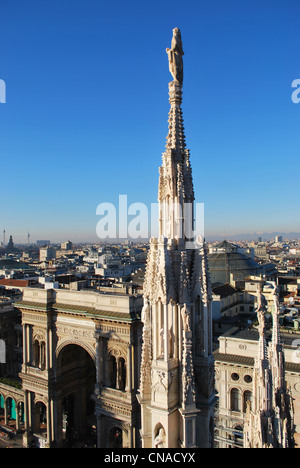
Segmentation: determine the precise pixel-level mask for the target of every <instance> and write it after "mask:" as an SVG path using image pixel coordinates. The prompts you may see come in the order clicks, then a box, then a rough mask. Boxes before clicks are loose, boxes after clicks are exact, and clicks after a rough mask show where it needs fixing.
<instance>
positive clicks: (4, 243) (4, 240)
mask: <svg viewBox="0 0 300 468" xmlns="http://www.w3.org/2000/svg"><path fill="white" fill-rule="evenodd" d="M5 234H6V232H5V229H4V230H3V247H5V245H6V239H5Z"/></svg>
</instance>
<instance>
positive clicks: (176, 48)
mask: <svg viewBox="0 0 300 468" xmlns="http://www.w3.org/2000/svg"><path fill="white" fill-rule="evenodd" d="M166 51H167V54H168V59H169V70H170V73H171V75H172V76H173V79H174V81H177V82H178V83H179V84H180V85H182V83H183V60H182V56H183V55H184V52H183V49H182V40H181V34H180V30H179V29H178V28H174V29H173V38H172V43H171V49H166Z"/></svg>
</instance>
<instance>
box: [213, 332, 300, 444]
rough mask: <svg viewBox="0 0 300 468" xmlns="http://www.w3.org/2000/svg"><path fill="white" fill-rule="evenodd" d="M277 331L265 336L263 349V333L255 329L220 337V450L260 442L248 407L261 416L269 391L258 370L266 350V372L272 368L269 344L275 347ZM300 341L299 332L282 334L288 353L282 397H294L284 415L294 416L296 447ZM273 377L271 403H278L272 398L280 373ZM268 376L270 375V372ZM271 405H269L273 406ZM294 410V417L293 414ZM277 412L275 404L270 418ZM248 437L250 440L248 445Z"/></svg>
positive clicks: (217, 363) (299, 419) (299, 421)
mask: <svg viewBox="0 0 300 468" xmlns="http://www.w3.org/2000/svg"><path fill="white" fill-rule="evenodd" d="M276 330H277V332H278V328H277V327H275V328H274V330H273V333H272V332H269V331H268V332H266V333H265V345H264V346H261V344H262V341H261V340H260V334H259V330H258V329H255V328H253V329H248V330H241V329H238V328H232V329H231V330H230V331H229V332H227V333H226V334H224V335H223V336H221V337H220V338H219V343H220V346H219V349H218V350H217V351H216V352H215V353H214V356H215V369H216V390H217V394H218V397H219V403H218V412H217V415H216V442H217V445H218V447H220V448H228V447H240V448H242V447H244V446H245V447H246V446H249V444H250V445H252V446H256V445H257V443H256V442H258V440H256V442H255V441H254V439H255V437H256V436H257V437H258V434H259V431H258V430H257V431H256V430H255V431H252V429H251V430H250V427H249V414H247V407H248V410H249V408H250V407H251V408H252V410H253V412H254V413H256V414H258V413H259V411H258V409H259V400H260V397H259V395H260V394H261V392H263V389H264V388H266V387H265V386H264V385H262V382H260V381H258V379H257V376H258V369H259V368H261V366H260V365H259V362H260V363H261V362H262V360H261V352H262V350H264V353H265V359H266V362H265V364H266V365H265V370H267V371H268V369H270V367H269V356H268V348H269V344H268V343H272V341H273V345H274V343H275V342H276V339H275V336H276V334H277V332H276ZM297 340H299V335H298V334H296V333H289V334H287V333H281V336H280V345H281V347H282V352H284V358H283V359H281V362H282V363H283V361H284V376H285V377H284V382H283V381H282V382H281V385H283V390H284V391H282V394H286V393H287V396H288V399H289V398H290V397H289V395H291V397H292V398H291V401H290V402H289V404H288V407H287V408H286V410H287V411H286V412H284V413H285V414H288V413H289V414H290V416H289V418H290V421H291V420H292V419H293V425H294V428H293V429H294V440H295V443H296V446H297V445H299V442H300V438H299V433H300V386H299V377H300V363H299V356H298V354H297V347H296V346H295V342H297ZM270 346H271V345H270ZM270 349H271V348H270ZM259 356H260V357H259ZM271 367H272V366H271ZM276 368H277V369H282V367H281V365H279V366H278V365H277V364H276ZM271 374H272V375H274V378H272V384H271V383H270V381H269V383H268V386H269V387H270V392H269V394H270V402H271V401H272V400H273V401H275V402H276V398H275V397H272V395H271V394H272V392H273V389H274V388H275V387H276V375H277V376H279V375H280V373H279V372H276V371H275V370H273V371H272V373H271ZM267 375H270V374H269V371H268V372H267ZM281 375H282V374H281ZM277 401H278V399H277ZM270 402H269V403H268V404H270V405H271V403H270ZM249 403H250V405H251V406H250V405H249ZM291 403H292V407H291ZM275 406H276V404H275ZM291 409H292V414H291V413H290V410H291ZM273 410H274V408H273V405H271V406H270V408H269V414H270V415H272V414H274V413H273ZM274 426H275V425H274ZM245 427H246V429H245ZM252 427H254V426H252ZM290 429H292V428H290ZM249 431H250V434H249ZM244 433H245V434H244ZM246 434H248V435H246ZM244 436H245V438H246V440H245V442H244ZM272 437H273V438H274V437H275V434H273V433H272ZM273 443H274V442H273ZM270 445H272V444H270ZM274 445H276V443H275V444H274Z"/></svg>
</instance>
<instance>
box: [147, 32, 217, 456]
mask: <svg viewBox="0 0 300 468" xmlns="http://www.w3.org/2000/svg"><path fill="white" fill-rule="evenodd" d="M167 53H168V58H169V68H170V72H171V74H172V76H173V81H171V82H170V83H169V97H170V112H169V131H168V136H167V144H166V150H165V152H164V154H163V162H162V166H161V167H160V171H159V191H158V201H159V213H160V214H159V220H158V223H159V238H158V239H154V238H152V239H151V242H150V250H149V253H148V260H147V268H146V274H145V282H144V307H143V311H142V321H143V324H144V329H143V349H142V363H141V381H140V395H139V400H140V403H141V419H142V424H141V436H142V445H143V447H144V448H150V447H152V448H164V447H166V448H193V447H195V448H196V447H201V448H208V447H212V446H213V432H214V424H213V417H214V404H215V394H214V361H213V354H212V312H211V287H210V278H209V273H208V265H207V253H206V245H205V243H204V242H201V244H199V245H198V246H197V248H196V247H194V248H187V245H189V244H188V243H187V237H189V236H185V233H187V232H190V230H188V229H187V227H188V226H187V223H188V221H191V219H193V213H194V190H193V181H192V172H191V165H190V159H189V150H188V149H187V148H186V144H185V135H184V125H183V117H182V109H181V102H182V82H183V63H182V56H183V50H182V42H181V35H180V31H179V29H177V28H175V29H174V30H173V39H172V44H171V49H167ZM187 207H188V208H187ZM191 207H192V208H191ZM188 210H189V211H188ZM189 247H190V245H189Z"/></svg>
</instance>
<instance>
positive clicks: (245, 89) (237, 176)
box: [0, 0, 300, 243]
mask: <svg viewBox="0 0 300 468" xmlns="http://www.w3.org/2000/svg"><path fill="white" fill-rule="evenodd" d="M170 5H172V9H171V11H170ZM297 11H298V12H299V5H297V3H296V1H288V2H285V4H284V5H283V4H282V3H281V2H273V1H272V2H271V1H263V2H258V1H255V2H250V1H249V2H243V5H241V3H240V2H237V1H228V2H226V5H225V4H224V2H221V1H216V2H214V4H213V5H212V4H211V3H210V4H208V2H194V1H188V2H186V3H185V5H184V11H182V7H181V3H179V2H177V1H175V2H172V4H171V2H166V3H165V4H163V5H161V4H159V3H158V2H157V1H154V2H152V3H151V5H145V6H141V5H140V3H138V2H135V1H133V2H130V3H129V4H126V5H124V4H122V3H121V2H119V1H118V2H115V3H114V5H108V4H104V2H96V1H93V0H90V1H87V2H84V3H83V2H82V1H74V2H72V7H70V4H69V3H68V2H58V1H52V2H48V1H46V2H43V4H39V5H37V4H36V2H34V1H29V2H26V5H21V4H20V5H18V8H17V9H16V8H14V6H13V5H12V4H11V2H8V1H4V2H2V6H1V20H0V22H1V28H0V39H1V44H2V48H1V54H0V57H1V61H0V78H1V79H3V80H4V81H5V83H6V92H7V99H6V103H5V104H0V121H1V130H0V139H1V143H0V153H1V165H2V171H1V175H2V177H1V188H0V191H1V200H2V201H3V203H2V204H1V208H0V219H1V222H0V232H1V233H2V232H3V229H5V230H6V235H7V239H8V237H9V235H10V234H11V235H13V238H14V241H15V242H16V243H18V242H19V243H21V242H22V243H26V241H27V233H28V231H29V232H30V234H31V239H32V241H34V240H36V239H43V238H45V239H48V238H49V239H51V240H52V241H53V242H58V241H63V240H66V239H68V238H70V240H72V241H74V242H79V241H80V240H81V241H85V240H86V241H97V240H99V239H98V238H97V236H96V226H97V222H98V220H99V217H98V216H97V215H96V209H97V206H98V205H99V203H104V202H109V203H113V204H115V205H116V206H117V205H118V197H119V195H120V194H126V195H127V196H128V203H129V204H131V203H134V202H140V203H143V204H145V205H147V206H149V207H150V205H151V203H156V201H157V186H156V184H155V183H154V184H153V180H157V167H158V166H159V165H160V162H161V154H162V153H163V151H164V147H165V141H166V136H167V118H168V100H167V99H166V91H167V87H168V82H169V81H170V80H171V76H170V74H169V72H168V66H167V54H166V52H165V48H166V47H168V46H169V35H170V31H171V30H172V29H173V28H174V27H176V26H178V27H179V28H180V29H181V31H182V34H183V37H184V42H183V48H184V51H187V52H186V54H185V57H184V86H183V109H184V118H185V127H186V129H187V132H186V139H187V141H186V144H187V148H189V149H190V151H191V163H192V167H193V180H194V187H195V198H196V202H198V203H204V207H205V208H204V209H205V236H206V237H207V238H212V237H223V236H224V237H226V238H228V237H232V236H237V235H239V234H246V233H258V234H260V233H262V232H265V233H273V232H296V233H298V232H300V221H299V219H300V218H299V205H298V202H297V197H295V196H294V194H293V192H294V191H295V190H297V182H298V180H299V176H298V173H299V147H300V143H299V141H297V130H298V128H299V120H300V114H299V113H300V104H298V105H297V104H295V103H294V102H293V101H292V99H291V96H292V92H293V88H292V87H291V85H292V82H293V80H295V79H298V78H300V70H299V65H298V61H297V60H296V57H297V52H298V49H299V48H298V46H299V42H300V41H299V35H298V24H297V17H298V15H297ZM297 156H298V158H297ZM1 240H2V239H1Z"/></svg>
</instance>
